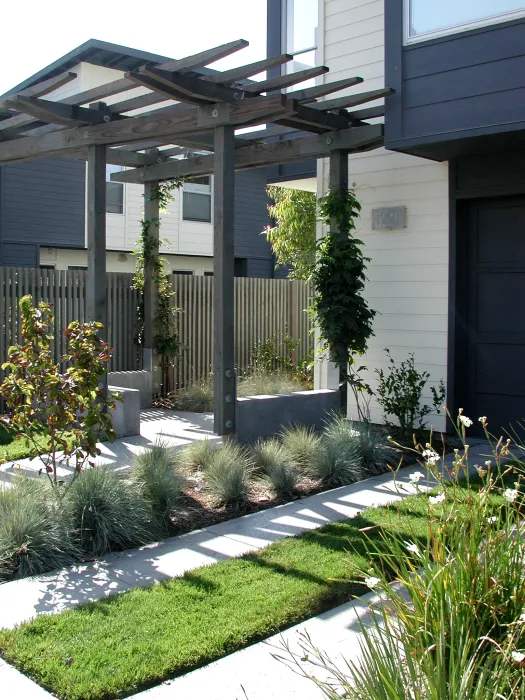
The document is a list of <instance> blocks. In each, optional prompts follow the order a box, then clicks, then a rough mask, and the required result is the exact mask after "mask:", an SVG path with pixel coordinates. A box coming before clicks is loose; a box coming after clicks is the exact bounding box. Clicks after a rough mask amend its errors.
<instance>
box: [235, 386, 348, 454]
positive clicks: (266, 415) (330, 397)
mask: <svg viewBox="0 0 525 700" xmlns="http://www.w3.org/2000/svg"><path fill="white" fill-rule="evenodd" d="M340 401H341V399H340V393H339V391H332V390H330V389H321V390H318V391H297V392H295V393H293V394H278V395H277V396H266V395H263V396H246V397H242V398H239V399H237V418H236V419H237V439H238V440H239V442H241V443H250V442H254V441H255V440H257V439H258V438H268V437H272V436H274V435H277V434H278V433H279V432H280V431H281V430H282V428H286V427H288V426H290V425H305V426H310V427H312V428H315V429H317V430H319V429H320V428H322V426H323V422H324V421H325V420H326V418H327V416H328V414H329V413H331V412H333V411H339V409H340V406H341V404H340Z"/></svg>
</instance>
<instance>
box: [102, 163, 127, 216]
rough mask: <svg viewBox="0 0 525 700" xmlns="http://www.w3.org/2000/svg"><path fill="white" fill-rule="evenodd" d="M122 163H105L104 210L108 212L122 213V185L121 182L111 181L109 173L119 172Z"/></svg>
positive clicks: (122, 168)
mask: <svg viewBox="0 0 525 700" xmlns="http://www.w3.org/2000/svg"><path fill="white" fill-rule="evenodd" d="M122 170H124V166H122V165H109V164H108V165H106V212H107V213H108V214H123V213H124V185H123V183H122V182H111V173H120V172H121V171H122Z"/></svg>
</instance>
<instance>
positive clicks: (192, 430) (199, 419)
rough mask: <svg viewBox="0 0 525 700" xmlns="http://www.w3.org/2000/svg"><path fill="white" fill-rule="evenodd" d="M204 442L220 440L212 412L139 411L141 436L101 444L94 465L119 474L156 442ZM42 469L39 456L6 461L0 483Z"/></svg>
mask: <svg viewBox="0 0 525 700" xmlns="http://www.w3.org/2000/svg"><path fill="white" fill-rule="evenodd" d="M204 439H207V440H213V441H214V442H220V441H221V438H219V437H218V436H217V435H215V434H214V432H213V414H212V413H184V412H179V411H177V412H175V411H168V410H166V409H156V408H150V409H148V410H145V411H141V414H140V435H136V436H133V437H128V438H119V439H118V440H115V442H102V443H100V444H99V447H100V449H101V452H102V454H101V455H100V457H98V458H97V460H96V463H97V464H98V465H100V466H103V467H105V468H107V469H112V470H115V471H122V470H126V469H129V467H130V466H131V464H132V463H133V458H134V456H135V455H136V454H137V453H138V452H141V451H142V450H143V449H145V448H147V447H151V446H152V445H153V444H154V443H155V442H156V441H159V440H160V441H162V442H163V443H165V444H166V445H169V446H170V447H175V448H183V447H186V446H187V445H189V444H191V443H192V442H196V441H197V440H204ZM41 468H42V461H41V460H40V459H39V458H38V457H36V458H35V459H19V460H16V461H15V462H6V463H5V464H1V465H0V482H1V481H4V482H7V483H9V482H10V481H11V479H12V478H13V476H14V475H16V474H25V475H26V476H38V471H39V470H40V469H41ZM73 471H74V470H73V468H72V467H70V466H69V465H68V464H67V462H65V461H64V462H63V463H62V464H61V465H60V467H59V469H58V475H59V477H60V478H61V479H67V478H68V477H71V475H72V474H73Z"/></svg>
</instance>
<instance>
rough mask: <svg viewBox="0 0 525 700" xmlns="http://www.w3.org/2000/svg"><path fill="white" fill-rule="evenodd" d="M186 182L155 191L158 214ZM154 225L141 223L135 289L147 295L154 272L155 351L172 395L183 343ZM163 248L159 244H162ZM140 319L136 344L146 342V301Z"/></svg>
mask: <svg viewBox="0 0 525 700" xmlns="http://www.w3.org/2000/svg"><path fill="white" fill-rule="evenodd" d="M183 182H184V180H183V178H177V179H175V180H167V181H166V182H161V183H159V184H158V186H157V187H156V188H155V189H154V190H153V193H152V197H151V199H154V200H156V201H158V203H159V212H164V211H166V207H167V206H168V204H169V203H170V202H173V200H174V198H175V197H174V194H173V192H174V190H178V189H180V187H181V186H182V184H183ZM152 225H155V226H160V218H154V219H146V218H144V219H143V220H142V221H141V222H140V245H139V247H138V249H137V250H135V251H134V255H135V259H136V269H135V275H134V277H133V286H134V288H135V289H138V290H140V292H141V293H142V295H143V294H144V279H145V270H146V269H147V268H151V270H152V282H153V284H154V285H155V287H156V288H157V295H158V296H157V308H156V312H155V316H154V318H153V351H154V352H155V353H156V354H157V355H159V357H160V366H161V370H162V392H163V393H164V394H167V393H169V391H170V386H169V368H170V366H172V365H173V361H174V358H175V357H176V356H177V354H178V352H179V349H180V347H181V343H180V341H179V335H178V331H177V323H176V320H177V314H178V313H179V311H180V309H179V308H177V307H176V306H174V305H173V303H172V300H173V297H174V295H175V292H174V291H173V289H172V288H171V284H170V283H169V280H168V275H167V273H166V272H165V270H164V263H165V258H163V257H161V256H160V255H158V247H157V240H156V239H155V238H154V237H153V236H152V235H151V234H150V227H151V226H152ZM159 245H160V242H159ZM137 313H138V317H139V332H138V335H137V342H138V343H139V344H140V345H141V344H143V342H144V301H142V302H141V304H140V306H139V308H138V309H137Z"/></svg>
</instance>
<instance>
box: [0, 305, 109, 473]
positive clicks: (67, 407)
mask: <svg viewBox="0 0 525 700" xmlns="http://www.w3.org/2000/svg"><path fill="white" fill-rule="evenodd" d="M20 314H21V317H22V341H23V342H22V344H20V345H14V346H12V347H10V348H9V352H8V357H7V362H4V364H3V365H2V369H4V370H8V372H7V376H6V377H5V379H4V381H3V383H2V385H1V387H0V391H1V395H2V396H3V398H4V399H5V400H6V403H7V405H8V406H9V407H10V408H11V409H12V411H13V415H12V416H11V417H10V418H9V419H5V420H6V422H7V423H8V425H9V428H10V429H11V430H12V431H13V432H15V433H16V434H18V435H20V438H22V439H24V440H25V443H26V445H28V446H29V447H30V450H31V456H33V457H36V456H37V455H40V454H41V453H42V442H43V441H44V442H45V443H46V448H47V449H46V450H45V451H46V454H45V455H42V456H41V458H40V459H41V461H42V464H43V471H44V473H45V474H46V475H47V476H48V477H49V479H50V481H51V482H52V483H53V485H57V483H58V478H57V467H58V461H59V459H62V458H63V457H65V458H72V459H74V462H75V474H76V473H78V472H80V471H81V469H82V468H83V466H84V465H85V464H86V463H88V462H89V463H90V464H92V463H93V462H92V460H93V459H94V458H95V457H96V456H97V455H98V454H99V453H100V450H99V448H98V447H97V442H98V441H99V440H101V439H102V438H103V439H105V440H110V441H113V440H114V439H115V437H116V435H115V431H114V430H113V426H112V422H111V412H110V411H109V410H108V409H109V408H112V407H114V401H115V399H116V398H118V397H117V395H110V396H109V398H108V397H107V396H106V395H104V394H103V392H102V391H101V389H100V386H99V384H100V381H101V379H102V378H103V377H104V375H106V374H107V365H108V363H109V361H110V359H111V353H112V350H111V348H110V347H109V345H108V343H106V342H104V341H103V340H102V339H101V337H100V336H99V332H100V331H101V330H102V324H101V323H78V321H72V322H71V323H70V324H69V326H68V327H67V330H66V331H65V336H66V338H67V352H66V354H65V355H63V356H62V358H61V362H60V363H56V362H55V360H54V357H53V350H52V347H53V342H54V335H53V326H54V316H53V311H52V307H51V305H50V304H47V303H45V302H40V304H39V305H38V307H37V308H35V307H34V306H33V300H32V297H31V296H30V295H27V296H24V297H23V298H22V299H21V300H20ZM61 365H62V366H63V367H65V368H66V369H65V371H61ZM47 453H49V454H47Z"/></svg>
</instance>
